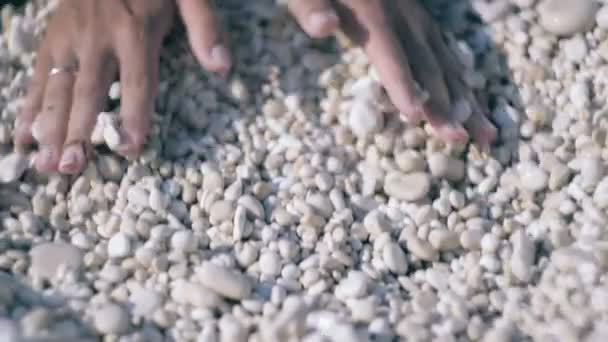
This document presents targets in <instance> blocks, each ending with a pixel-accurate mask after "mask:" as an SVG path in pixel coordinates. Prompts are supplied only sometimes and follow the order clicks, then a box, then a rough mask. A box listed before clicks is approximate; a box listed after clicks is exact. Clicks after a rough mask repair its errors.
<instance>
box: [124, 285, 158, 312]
mask: <svg viewBox="0 0 608 342" xmlns="http://www.w3.org/2000/svg"><path fill="white" fill-rule="evenodd" d="M129 302H131V303H132V304H133V312H134V313H135V314H136V315H139V316H142V317H151V316H152V314H154V312H155V311H156V309H158V308H159V307H160V305H161V304H162V298H161V296H160V295H159V294H158V292H156V291H155V290H153V289H146V288H141V287H138V288H136V289H135V290H134V291H133V292H132V293H131V295H130V296H129Z"/></svg>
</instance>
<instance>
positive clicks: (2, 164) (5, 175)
mask: <svg viewBox="0 0 608 342" xmlns="http://www.w3.org/2000/svg"><path fill="white" fill-rule="evenodd" d="M28 165H29V161H28V159H27V157H26V156H24V155H22V154H19V153H11V154H8V155H6V156H4V157H2V158H0V183H10V182H14V181H16V180H17V179H19V178H20V177H21V175H23V172H25V170H26V169H27V167H28Z"/></svg>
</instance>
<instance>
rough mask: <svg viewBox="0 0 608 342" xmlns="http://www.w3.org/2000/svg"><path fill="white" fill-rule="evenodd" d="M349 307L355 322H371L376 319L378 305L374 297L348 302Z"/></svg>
mask: <svg viewBox="0 0 608 342" xmlns="http://www.w3.org/2000/svg"><path fill="white" fill-rule="evenodd" d="M347 305H348V308H349V310H350V312H351V317H352V319H353V321H354V322H371V321H372V320H373V319H374V318H376V317H375V316H376V308H377V307H378V303H377V302H376V300H375V297H373V296H370V297H367V298H362V299H350V300H348V301H347Z"/></svg>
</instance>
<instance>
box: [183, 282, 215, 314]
mask: <svg viewBox="0 0 608 342" xmlns="http://www.w3.org/2000/svg"><path fill="white" fill-rule="evenodd" d="M171 298H172V299H173V300H174V301H175V302H177V303H179V304H183V305H192V306H194V307H196V308H209V309H213V308H219V307H221V305H222V304H223V300H222V298H221V297H220V296H219V295H218V294H216V293H215V292H213V291H212V290H210V289H208V288H206V287H204V286H203V285H201V284H196V283H190V282H187V281H185V280H183V279H178V280H177V281H175V282H174V283H173V288H172V289H171Z"/></svg>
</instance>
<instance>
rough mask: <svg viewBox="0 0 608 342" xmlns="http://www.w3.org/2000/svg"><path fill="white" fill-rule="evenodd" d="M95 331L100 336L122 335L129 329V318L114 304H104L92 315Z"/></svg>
mask: <svg viewBox="0 0 608 342" xmlns="http://www.w3.org/2000/svg"><path fill="white" fill-rule="evenodd" d="M93 323H94V325H95V329H97V331H98V332H99V333H102V334H117V335H120V334H124V333H125V332H127V330H128V329H129V316H128V315H127V313H126V312H125V310H124V309H123V308H122V307H121V306H120V305H116V304H106V305H104V306H102V307H100V308H98V309H97V310H95V312H94V314H93Z"/></svg>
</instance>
